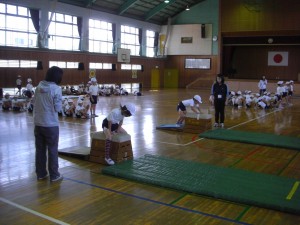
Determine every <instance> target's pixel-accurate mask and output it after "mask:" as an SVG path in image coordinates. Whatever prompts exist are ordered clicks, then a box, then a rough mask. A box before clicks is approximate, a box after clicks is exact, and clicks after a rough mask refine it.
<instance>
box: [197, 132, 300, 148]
mask: <svg viewBox="0 0 300 225" xmlns="http://www.w3.org/2000/svg"><path fill="white" fill-rule="evenodd" d="M199 137H203V138H211V139H219V140H226V141H237V142H244V143H250V144H257V145H266V146H272V147H279V148H288V149H295V150H300V138H298V137H291V136H283V135H275V134H270V133H258V132H249V131H240V130H228V129H215V130H209V131H206V132H203V133H201V134H199Z"/></svg>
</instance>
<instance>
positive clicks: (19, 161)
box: [0, 89, 300, 225]
mask: <svg viewBox="0 0 300 225" xmlns="http://www.w3.org/2000/svg"><path fill="white" fill-rule="evenodd" d="M194 94H200V95H201V97H202V99H203V101H204V104H202V105H201V107H202V110H203V113H213V109H212V107H211V106H210V105H209V104H208V96H209V91H208V90H201V91H197V90H185V89H179V90H178V89H170V90H153V91H144V92H143V96H141V97H137V96H122V97H118V96H113V97H100V98H99V103H98V105H97V110H96V112H97V114H98V115H99V117H97V118H95V119H76V118H62V119H61V122H60V143H59V149H63V148H80V147H82V148H84V147H87V146H90V141H91V140H90V133H91V132H95V131H100V130H101V124H102V120H103V119H104V118H105V116H106V115H107V114H108V113H109V112H110V110H111V109H113V108H114V107H118V105H119V103H120V102H127V101H129V102H134V103H135V104H136V105H137V113H136V115H135V116H134V117H130V118H125V120H124V125H123V127H124V128H125V129H126V130H127V131H128V133H129V134H130V135H131V141H132V146H133V154H134V157H135V158H137V157H140V156H143V155H144V154H156V155H163V156H169V157H173V158H176V159H184V160H191V161H196V162H202V163H208V164H212V165H218V166H222V167H232V168H238V169H244V170H251V171H256V172H261V173H266V174H273V175H278V176H286V177H292V178H296V179H300V154H299V152H298V151H295V150H288V149H280V148H272V147H266V146H256V145H251V144H243V143H236V142H226V141H218V140H208V139H199V138H198V135H197V134H188V133H183V132H176V131H162V130H156V126H158V125H161V124H173V123H175V122H176V119H177V112H176V105H177V103H178V101H179V100H183V99H187V98H190V97H192V96H193V95H194ZM0 118H1V119H0V127H1V130H0V224H6V225H9V224H14V225H17V224H22V225H23V224H43V225H47V224H114V225H115V224H117V225H119V224H122V225H123V224H130V225H132V224H142V225H144V224H159V225H160V224H163V225H165V224H180V225H181V224H182V225H186V224H205V225H207V224H222V225H224V224H263V225H265V224H272V225H274V224H284V225H289V224H291V225H295V224H300V216H297V215H293V214H287V213H283V212H279V211H274V210H268V209H265V208H258V207H253V206H251V205H243V204H237V203H234V202H228V201H223V200H220V199H214V198H210V197H206V196H199V195H195V194H191V193H185V192H182V191H177V190H172V189H165V188H161V187H158V186H152V185H147V184H143V183H136V182H132V181H127V180H123V179H118V178H115V177H110V176H106V175H103V174H101V169H102V168H103V167H104V166H103V165H100V164H97V163H91V162H88V161H84V160H81V159H77V158H74V157H67V156H60V158H59V163H60V172H61V173H62V174H63V175H64V180H63V181H62V182H61V183H50V182H49V181H39V182H38V181H37V180H36V176H35V164H34V160H35V146H34V135H33V128H34V127H33V120H32V115H30V114H29V113H27V112H20V113H14V112H3V111H2V110H1V111H0ZM299 124H300V99H299V98H297V97H295V98H294V99H293V106H291V107H286V108H284V109H282V110H273V109H270V110H266V111H263V110H254V109H251V110H245V109H239V110H237V109H233V108H232V107H230V106H227V107H226V121H225V127H226V128H232V129H240V130H245V131H257V132H269V133H274V134H283V135H290V136H298V137H300V136H299V134H300V127H299ZM245 179H247V178H246V177H245ZM258 185H259V184H258ZM299 204H300V199H299Z"/></svg>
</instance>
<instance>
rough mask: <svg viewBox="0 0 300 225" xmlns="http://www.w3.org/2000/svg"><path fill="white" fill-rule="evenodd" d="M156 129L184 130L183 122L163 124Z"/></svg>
mask: <svg viewBox="0 0 300 225" xmlns="http://www.w3.org/2000/svg"><path fill="white" fill-rule="evenodd" d="M156 129H158V130H159V129H161V130H178V131H181V130H183V124H162V125H160V126H157V127H156Z"/></svg>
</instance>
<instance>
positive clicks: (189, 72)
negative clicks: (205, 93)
mask: <svg viewBox="0 0 300 225" xmlns="http://www.w3.org/2000/svg"><path fill="white" fill-rule="evenodd" d="M185 58H195V56H190V55H186V56H168V59H167V61H166V64H165V68H169V69H172V68H173V69H174V68H177V69H178V72H179V80H178V83H179V87H180V88H185V87H187V86H188V88H206V87H207V85H209V87H211V84H212V82H213V81H214V80H215V78H216V74H217V71H218V57H217V56H210V58H211V69H210V70H204V69H203V70H200V69H185V68H184V61H185ZM196 58H207V56H206V57H205V56H198V57H196Z"/></svg>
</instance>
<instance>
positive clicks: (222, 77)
mask: <svg viewBox="0 0 300 225" xmlns="http://www.w3.org/2000/svg"><path fill="white" fill-rule="evenodd" d="M218 77H220V78H221V83H222V84H224V82H225V79H224V76H223V74H221V73H219V74H217V77H216V82H217V78H218Z"/></svg>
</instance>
